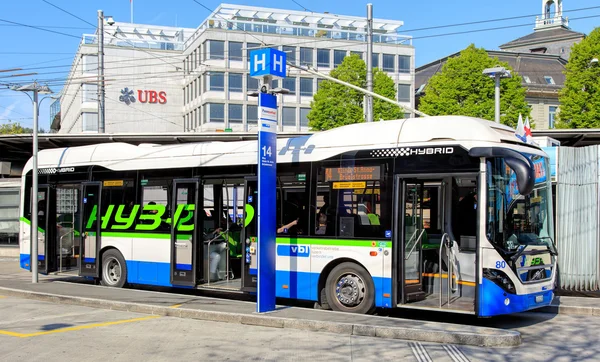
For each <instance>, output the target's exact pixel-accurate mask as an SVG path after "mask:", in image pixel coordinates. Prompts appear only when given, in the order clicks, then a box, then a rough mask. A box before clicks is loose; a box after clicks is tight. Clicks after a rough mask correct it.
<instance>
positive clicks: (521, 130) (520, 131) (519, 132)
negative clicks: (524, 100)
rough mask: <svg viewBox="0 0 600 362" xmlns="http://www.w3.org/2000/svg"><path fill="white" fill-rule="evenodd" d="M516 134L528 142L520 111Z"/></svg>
mask: <svg viewBox="0 0 600 362" xmlns="http://www.w3.org/2000/svg"><path fill="white" fill-rule="evenodd" d="M529 133H531V132H529ZM515 136H517V138H518V139H520V140H521V141H522V142H525V143H527V134H526V133H525V126H524V125H523V117H522V116H521V113H519V121H518V122H517V129H516V131H515Z"/></svg>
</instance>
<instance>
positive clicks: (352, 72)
mask: <svg viewBox="0 0 600 362" xmlns="http://www.w3.org/2000/svg"><path fill="white" fill-rule="evenodd" d="M330 75H331V76H332V77H333V78H336V79H339V80H342V81H345V82H348V83H350V84H353V85H355V86H358V87H361V88H366V86H367V66H366V64H365V62H364V61H363V60H362V59H360V57H359V56H358V55H356V54H353V55H350V56H347V57H345V58H344V61H343V62H342V64H340V65H339V67H337V68H336V69H334V70H332V71H331V73H330ZM373 91H374V92H375V93H377V94H381V95H383V96H386V97H388V98H391V99H395V98H396V90H395V87H394V81H393V80H392V79H391V78H390V77H388V75H387V74H386V73H384V72H382V71H380V70H379V69H374V71H373ZM363 101H364V93H362V92H359V91H357V90H355V89H352V88H349V87H346V86H345V85H342V84H339V83H335V82H332V81H328V80H324V81H322V82H321V83H320V85H319V90H318V91H317V93H315V95H314V98H313V101H312V102H311V111H310V112H309V113H308V125H309V126H310V127H311V128H312V129H313V130H319V131H322V130H327V129H332V128H335V127H339V126H343V125H347V124H353V123H362V122H364V121H365V119H364V112H363ZM402 114H403V112H402V111H401V110H400V107H398V106H394V105H393V104H390V103H387V102H384V101H382V100H379V99H374V102H373V119H374V120H380V119H384V120H389V119H397V118H401V117H402Z"/></svg>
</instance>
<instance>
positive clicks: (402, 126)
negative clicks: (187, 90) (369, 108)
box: [23, 116, 543, 174]
mask: <svg viewBox="0 0 600 362" xmlns="http://www.w3.org/2000/svg"><path fill="white" fill-rule="evenodd" d="M256 142H257V141H236V142H202V143H187V144H177V145H162V146H161V145H153V144H140V145H138V146H135V145H131V144H128V143H111V144H97V145H89V146H80V147H66V148H56V149H47V150H43V151H40V152H39V156H38V167H39V168H54V167H77V166H86V165H97V166H102V167H105V168H107V169H111V170H136V169H140V170H141V169H165V168H186V167H200V166H202V167H211V166H233V165H247V164H256V162H257V154H256V152H257V145H256ZM500 143H504V144H506V143H510V144H511V145H510V147H511V148H515V149H517V150H520V151H522V152H529V153H536V154H540V155H543V152H542V151H541V150H540V149H539V148H537V147H532V146H530V145H526V144H525V143H523V142H521V141H520V140H519V139H518V138H517V137H516V136H515V134H514V130H513V129H512V128H510V127H507V126H504V125H499V124H496V123H494V122H490V121H486V120H483V119H478V118H472V117H464V116H436V117H423V118H408V119H401V120H392V121H381V122H373V123H358V124H352V125H347V126H342V127H338V128H335V129H332V130H328V131H323V132H317V133H314V134H312V135H310V136H302V137H296V138H283V139H278V140H277V163H290V162H310V161H319V160H324V159H327V158H330V157H334V156H336V155H339V154H342V153H344V152H348V151H355V150H362V149H381V148H394V147H399V146H404V147H406V146H435V145H456V144H459V145H461V146H462V147H464V148H466V149H470V148H472V147H475V146H492V145H493V144H495V145H496V146H498V145H499V144H500ZM519 144H520V145H519ZM31 168H32V162H31V159H30V160H29V161H28V162H27V165H25V168H24V170H23V171H24V172H23V174H25V173H27V172H28V171H29V170H31Z"/></svg>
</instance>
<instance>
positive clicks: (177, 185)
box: [170, 179, 202, 286]
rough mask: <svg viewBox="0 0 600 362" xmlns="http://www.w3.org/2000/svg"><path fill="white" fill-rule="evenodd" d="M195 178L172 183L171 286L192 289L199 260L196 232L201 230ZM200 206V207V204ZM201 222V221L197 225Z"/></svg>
mask: <svg viewBox="0 0 600 362" xmlns="http://www.w3.org/2000/svg"><path fill="white" fill-rule="evenodd" d="M198 186H199V182H198V180H197V179H184V180H175V181H174V182H173V196H172V197H171V205H170V210H171V217H172V221H171V284H173V285H177V286H195V285H196V273H197V271H198V270H200V271H201V270H202V268H197V266H198V265H197V263H198V258H197V252H198V251H197V249H198V240H200V239H199V238H198V233H199V232H201V231H202V227H201V226H200V225H202V222H201V220H198V214H199V212H198V211H199V210H196V208H197V205H198V196H199V188H198ZM200 205H202V204H200ZM199 221H200V222H199Z"/></svg>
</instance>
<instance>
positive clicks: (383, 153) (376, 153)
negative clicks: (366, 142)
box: [371, 147, 410, 157]
mask: <svg viewBox="0 0 600 362" xmlns="http://www.w3.org/2000/svg"><path fill="white" fill-rule="evenodd" d="M398 156H400V157H402V156H410V148H408V147H401V148H386V149H381V150H373V151H371V157H398Z"/></svg>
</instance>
